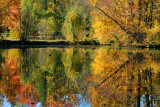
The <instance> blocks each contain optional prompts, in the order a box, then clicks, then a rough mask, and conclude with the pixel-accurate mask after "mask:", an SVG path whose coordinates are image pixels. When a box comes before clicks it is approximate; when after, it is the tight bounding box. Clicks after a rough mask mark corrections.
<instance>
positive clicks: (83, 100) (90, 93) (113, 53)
mask: <svg viewBox="0 0 160 107" xmlns="http://www.w3.org/2000/svg"><path fill="white" fill-rule="evenodd" d="M76 106H78V107H103V106H106V107H132V106H133V107H140V106H155V107H159V106H160V50H149V49H128V48H122V49H121V48H113V47H97V48H92V47H90V48H75V47H68V48H21V49H18V48H17V49H0V107H76Z"/></svg>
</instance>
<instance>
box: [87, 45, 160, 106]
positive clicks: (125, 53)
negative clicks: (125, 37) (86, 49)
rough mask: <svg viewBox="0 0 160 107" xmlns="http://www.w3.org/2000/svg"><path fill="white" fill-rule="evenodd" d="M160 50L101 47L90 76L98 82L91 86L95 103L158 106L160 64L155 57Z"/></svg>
mask: <svg viewBox="0 0 160 107" xmlns="http://www.w3.org/2000/svg"><path fill="white" fill-rule="evenodd" d="M111 53H112V54H111ZM159 54H160V53H159V52H152V51H146V50H139V51H136V50H115V49H111V50H106V49H104V48H102V49H99V50H98V51H97V55H96V57H95V60H94V61H93V63H92V68H93V70H92V76H90V78H89V79H88V81H92V82H94V83H97V85H95V86H91V87H89V96H90V99H91V103H92V106H93V107H97V106H119V105H121V106H138V107H140V106H142V105H145V106H153V105H154V106H155V105H156V106H158V105H159V104H158V101H159V97H158V95H159V94H160V91H159V88H160V86H159V82H160V79H159V73H160V72H159V71H160V66H159V61H158V60H155V59H157V57H158V58H159ZM142 101H143V103H142Z"/></svg>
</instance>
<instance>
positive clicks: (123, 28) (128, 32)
mask: <svg viewBox="0 0 160 107" xmlns="http://www.w3.org/2000/svg"><path fill="white" fill-rule="evenodd" d="M95 8H97V9H98V10H100V11H101V12H102V13H104V14H105V15H106V16H107V17H108V18H110V19H111V20H112V21H114V22H115V23H116V24H117V25H119V27H120V28H121V29H122V30H123V31H125V32H126V33H127V34H131V32H130V31H127V30H126V29H125V27H123V26H122V25H121V24H120V23H119V22H118V21H117V20H115V19H113V18H112V17H111V16H109V15H108V14H107V13H106V12H104V11H103V10H102V9H100V8H99V7H97V6H95Z"/></svg>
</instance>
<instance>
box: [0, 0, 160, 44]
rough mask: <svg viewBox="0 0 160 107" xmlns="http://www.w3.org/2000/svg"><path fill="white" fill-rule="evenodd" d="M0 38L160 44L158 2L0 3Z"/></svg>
mask: <svg viewBox="0 0 160 107" xmlns="http://www.w3.org/2000/svg"><path fill="white" fill-rule="evenodd" d="M0 16H1V18H0V26H1V27H0V29H1V33H0V35H1V38H2V36H3V39H4V37H5V38H6V39H11V40H14V39H18V40H21V41H26V40H30V39H32V40H33V39H36V40H37V39H41V40H69V41H90V40H98V41H99V42H100V44H114V45H128V44H132V45H156V44H160V41H159V38H160V30H159V29H160V2H159V0H1V1H0Z"/></svg>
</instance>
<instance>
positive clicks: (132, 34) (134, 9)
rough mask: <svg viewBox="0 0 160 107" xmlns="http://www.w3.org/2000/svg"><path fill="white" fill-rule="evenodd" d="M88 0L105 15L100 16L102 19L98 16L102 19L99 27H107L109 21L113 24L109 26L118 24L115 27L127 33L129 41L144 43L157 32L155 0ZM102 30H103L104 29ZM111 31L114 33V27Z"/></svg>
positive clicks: (157, 15)
mask: <svg viewBox="0 0 160 107" xmlns="http://www.w3.org/2000/svg"><path fill="white" fill-rule="evenodd" d="M90 1H91V5H92V6H93V7H94V8H95V9H97V11H99V12H100V13H102V14H103V15H104V16H106V17H105V18H103V17H102V18H103V19H101V18H99V19H100V20H102V21H101V22H102V26H100V27H105V28H107V27H109V26H110V24H111V23H112V24H113V25H111V27H112V26H115V25H116V26H118V27H117V29H121V31H123V32H125V33H126V34H128V35H129V40H130V42H131V43H133V42H137V43H145V42H146V41H147V40H148V39H149V38H150V36H151V35H152V37H153V36H154V35H156V34H157V33H158V32H159V30H158V28H159V23H160V22H159V13H158V11H159V6H158V4H157V0H136V1H133V0H114V1H110V0H90ZM153 13H155V14H153ZM103 20H104V21H103ZM104 23H105V24H104ZM109 28H110V27H109ZM103 30H104V31H105V29H103ZM111 32H113V33H112V34H115V33H116V29H113V31H111ZM114 32H115V33H114ZM104 36H105V35H104ZM104 38H105V37H104ZM115 38H116V37H115ZM145 40H146V41H145ZM147 42H149V41H147Z"/></svg>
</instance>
